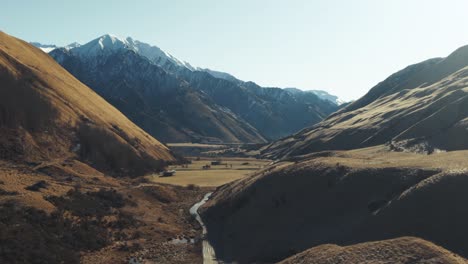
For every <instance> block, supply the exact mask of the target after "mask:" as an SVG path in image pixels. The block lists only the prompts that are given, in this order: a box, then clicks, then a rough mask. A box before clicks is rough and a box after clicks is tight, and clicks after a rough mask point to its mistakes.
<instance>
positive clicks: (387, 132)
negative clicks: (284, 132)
mask: <svg viewBox="0 0 468 264" xmlns="http://www.w3.org/2000/svg"><path fill="white" fill-rule="evenodd" d="M467 65H468V47H462V48H460V49H458V50H457V51H455V52H454V53H452V54H451V55H450V56H449V57H447V58H445V59H432V60H428V61H425V62H422V63H419V64H416V65H412V66H409V67H407V68H405V69H404V70H402V71H400V72H397V73H395V74H393V75H392V76H390V77H389V78H387V79H386V80H385V81H383V82H381V83H379V84H378V85H376V86H375V87H374V88H372V89H371V90H370V91H369V93H368V94H366V95H365V96H364V97H362V98H361V99H359V100H357V101H356V102H354V103H352V104H350V105H349V106H347V107H345V108H344V109H342V110H340V111H338V112H337V113H335V114H333V115H332V116H330V117H329V118H327V119H326V120H324V121H322V122H321V123H319V124H317V125H315V126H313V127H310V128H308V129H304V130H303V131H301V132H299V133H298V134H296V135H293V136H291V137H287V138H285V139H282V140H279V141H277V142H275V143H273V144H271V145H270V146H268V147H267V148H265V149H264V150H263V153H264V155H265V156H267V157H274V158H278V157H284V156H295V155H301V154H306V153H310V152H314V151H321V150H343V149H354V148H361V147H368V146H374V145H379V144H386V143H390V142H391V141H393V143H392V147H395V148H396V149H400V150H406V149H409V150H414V151H420V152H428V153H431V152H433V151H434V150H436V149H442V150H461V149H466V148H468V140H466V138H468V96H467V95H468V68H467V67H466V66H467Z"/></svg>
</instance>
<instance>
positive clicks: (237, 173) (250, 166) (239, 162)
mask: <svg viewBox="0 0 468 264" xmlns="http://www.w3.org/2000/svg"><path fill="white" fill-rule="evenodd" d="M190 160H192V162H191V163H190V164H188V165H187V166H182V165H176V166H171V167H170V168H169V169H170V170H175V171H176V173H175V175H174V176H171V177H160V175H151V176H148V177H147V178H148V179H149V180H150V181H152V182H157V183H167V184H174V185H179V186H187V185H196V186H200V187H218V186H221V185H223V184H226V183H229V182H232V181H235V180H239V179H242V178H245V177H247V176H248V175H251V174H252V173H254V172H255V171H257V170H259V169H262V168H264V167H266V166H267V165H268V164H269V163H271V161H269V160H259V159H254V158H221V159H218V158H215V157H213V158H198V159H197V158H190ZM217 160H220V161H221V164H220V165H211V162H213V161H217ZM206 165H209V166H210V168H209V169H203V166H206Z"/></svg>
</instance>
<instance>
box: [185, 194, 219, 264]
mask: <svg viewBox="0 0 468 264" xmlns="http://www.w3.org/2000/svg"><path fill="white" fill-rule="evenodd" d="M211 194H212V193H207V194H205V197H203V199H202V200H201V201H200V202H198V203H196V204H194V205H193V206H192V208H190V214H191V215H193V216H195V219H197V221H198V223H200V225H201V226H202V228H203V236H202V239H203V241H202V247H203V264H217V263H218V261H217V260H216V253H215V251H214V249H213V247H212V246H211V244H210V242H209V241H208V239H207V238H206V234H207V230H206V226H205V224H204V223H203V220H202V219H201V217H200V214H198V208H200V206H202V205H204V204H205V203H206V201H208V199H209V198H210V196H211Z"/></svg>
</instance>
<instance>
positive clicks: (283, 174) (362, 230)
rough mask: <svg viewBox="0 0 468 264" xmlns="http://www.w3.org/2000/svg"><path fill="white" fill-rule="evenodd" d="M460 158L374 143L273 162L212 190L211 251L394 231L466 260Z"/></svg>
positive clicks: (266, 250) (265, 251)
mask: <svg viewBox="0 0 468 264" xmlns="http://www.w3.org/2000/svg"><path fill="white" fill-rule="evenodd" d="M467 155H468V152H467V151H454V152H447V153H439V154H433V155H420V154H414V153H401V152H392V151H389V150H388V147H385V146H377V147H372V148H367V149H359V150H352V151H329V152H320V153H314V154H310V155H308V156H304V157H296V158H294V159H291V160H289V161H284V162H279V163H276V164H275V165H273V166H270V167H268V168H265V169H264V170H261V171H259V172H258V173H256V174H254V175H253V176H251V177H248V178H246V179H244V180H240V181H237V182H233V183H231V184H228V185H226V186H223V187H221V188H218V190H217V191H216V192H215V194H214V195H213V198H212V199H211V200H210V201H209V202H208V203H207V204H206V206H205V208H204V212H203V217H204V220H205V222H206V224H207V226H208V236H209V238H210V240H211V241H212V244H213V246H214V248H215V250H216V253H217V256H218V257H220V258H221V259H222V260H225V261H227V262H231V261H237V262H239V263H251V262H277V261H280V260H283V259H285V258H287V257H289V256H291V255H294V254H296V253H298V252H302V251H304V250H306V249H308V248H311V247H314V246H318V245H322V244H338V245H350V244H356V243H362V242H367V241H376V240H384V239H391V238H396V237H401V236H416V237H420V238H423V239H426V240H429V241H432V242H434V243H436V244H437V245H440V246H442V247H444V248H446V249H448V250H450V251H453V252H455V253H457V254H460V255H462V256H465V257H466V256H468V247H467V245H468V230H467V229H466V228H465V226H466V222H467V221H468V211H467V210H465V208H466V204H467V203H468V194H467V192H466V189H467V188H468V172H467V168H468V160H467V159H466V157H467Z"/></svg>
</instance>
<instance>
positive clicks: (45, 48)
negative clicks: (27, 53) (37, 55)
mask: <svg viewBox="0 0 468 264" xmlns="http://www.w3.org/2000/svg"><path fill="white" fill-rule="evenodd" d="M30 44H32V45H33V46H35V47H36V48H40V49H41V50H42V51H44V52H45V53H49V52H51V51H52V50H54V49H56V48H57V46H55V45H52V44H41V43H39V42H30Z"/></svg>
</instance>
